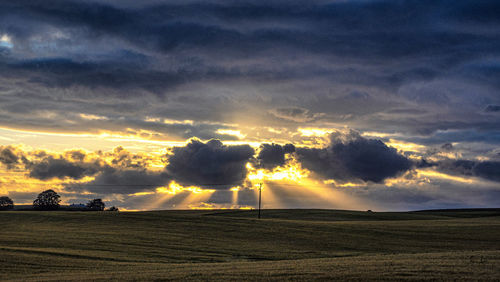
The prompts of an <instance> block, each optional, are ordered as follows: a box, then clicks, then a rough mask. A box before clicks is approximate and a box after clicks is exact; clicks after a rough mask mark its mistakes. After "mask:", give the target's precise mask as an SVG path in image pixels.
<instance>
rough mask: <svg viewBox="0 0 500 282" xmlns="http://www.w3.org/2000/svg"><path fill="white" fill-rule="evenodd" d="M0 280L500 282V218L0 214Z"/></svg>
mask: <svg viewBox="0 0 500 282" xmlns="http://www.w3.org/2000/svg"><path fill="white" fill-rule="evenodd" d="M0 224H1V229H0V280H1V281H8V280H23V281H31V280H54V281H60V280H87V281H88V280H171V279H179V280H221V279H228V280H256V281H257V280H258V281H262V280H310V279H317V280H330V279H342V280H368V279H371V280H378V279H383V280H390V279H394V280H402V279H419V280H420V279H430V280H435V279H439V280H499V279H500V210H494V209H492V210H453V211H421V212H406V213H375V212H374V213H370V212H356V211H336V210H265V211H264V213H263V219H261V220H257V219H256V212H255V211H158V212H120V213H113V212H15V211H14V212H1V213H0Z"/></svg>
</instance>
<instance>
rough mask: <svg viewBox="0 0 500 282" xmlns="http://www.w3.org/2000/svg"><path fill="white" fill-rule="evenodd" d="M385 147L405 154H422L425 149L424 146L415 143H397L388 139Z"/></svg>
mask: <svg viewBox="0 0 500 282" xmlns="http://www.w3.org/2000/svg"><path fill="white" fill-rule="evenodd" d="M386 144H387V146H390V147H394V148H396V149H398V150H400V151H405V152H415V153H419V152H423V151H425V150H426V147H425V146H424V145H420V144H416V143H411V142H404V141H399V140H395V139H389V142H386Z"/></svg>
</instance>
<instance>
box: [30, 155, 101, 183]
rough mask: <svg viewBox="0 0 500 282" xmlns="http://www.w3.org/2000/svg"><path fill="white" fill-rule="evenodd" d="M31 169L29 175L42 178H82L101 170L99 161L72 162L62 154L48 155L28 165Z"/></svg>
mask: <svg viewBox="0 0 500 282" xmlns="http://www.w3.org/2000/svg"><path fill="white" fill-rule="evenodd" d="M26 168H27V169H28V170H29V176H30V177H32V178H37V179H41V180H48V179H51V178H60V179H64V178H66V177H69V178H72V179H81V178H83V177H85V176H92V175H95V174H96V173H98V172H99V171H100V170H101V164H100V163H99V162H97V161H96V162H82V161H79V162H72V161H69V160H67V159H65V158H63V157H62V156H60V157H54V156H50V155H49V156H46V157H45V158H43V159H42V160H40V161H36V162H33V163H30V164H27V165H26Z"/></svg>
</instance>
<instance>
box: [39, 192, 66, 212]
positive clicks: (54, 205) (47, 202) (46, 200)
mask: <svg viewBox="0 0 500 282" xmlns="http://www.w3.org/2000/svg"><path fill="white" fill-rule="evenodd" d="M59 198H61V196H59V195H58V194H57V193H56V192H55V191H54V190H51V189H49V190H46V191H43V192H42V193H40V194H38V197H37V198H36V199H35V201H33V208H34V209H36V210H57V209H58V208H59V203H60V202H61V200H60V199H59Z"/></svg>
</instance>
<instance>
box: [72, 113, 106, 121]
mask: <svg viewBox="0 0 500 282" xmlns="http://www.w3.org/2000/svg"><path fill="white" fill-rule="evenodd" d="M79 116H80V117H81V118H82V119H86V120H107V119H108V118H107V117H105V116H98V115H90V114H80V115H79Z"/></svg>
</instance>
